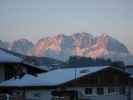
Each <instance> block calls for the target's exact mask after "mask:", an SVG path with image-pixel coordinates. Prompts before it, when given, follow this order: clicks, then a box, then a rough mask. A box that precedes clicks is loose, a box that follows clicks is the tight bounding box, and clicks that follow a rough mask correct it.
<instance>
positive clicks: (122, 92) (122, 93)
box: [119, 87, 126, 95]
mask: <svg viewBox="0 0 133 100" xmlns="http://www.w3.org/2000/svg"><path fill="white" fill-rule="evenodd" d="M119 92H120V94H121V95H125V94H126V89H125V87H121V88H120V90H119Z"/></svg>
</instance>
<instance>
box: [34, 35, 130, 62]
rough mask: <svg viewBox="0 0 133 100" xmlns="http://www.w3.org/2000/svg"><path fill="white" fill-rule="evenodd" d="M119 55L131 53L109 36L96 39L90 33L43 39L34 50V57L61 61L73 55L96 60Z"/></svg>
mask: <svg viewBox="0 0 133 100" xmlns="http://www.w3.org/2000/svg"><path fill="white" fill-rule="evenodd" d="M119 53H121V54H129V51H128V49H127V48H126V47H125V46H124V45H123V44H122V43H121V42H119V41H118V40H116V39H114V38H112V37H110V36H108V35H107V34H102V35H100V36H97V37H94V36H92V35H91V34H88V33H76V34H73V35H69V36H66V35H56V36H53V37H46V38H42V39H40V40H39V41H38V43H37V44H36V45H35V46H34V48H33V50H32V55H34V56H47V57H52V58H56V59H59V60H66V59H68V58H69V57H70V56H72V55H76V56H85V57H92V58H94V59H95V58H97V57H104V56H106V55H110V54H119Z"/></svg>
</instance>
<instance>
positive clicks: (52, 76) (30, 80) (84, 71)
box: [0, 66, 110, 87]
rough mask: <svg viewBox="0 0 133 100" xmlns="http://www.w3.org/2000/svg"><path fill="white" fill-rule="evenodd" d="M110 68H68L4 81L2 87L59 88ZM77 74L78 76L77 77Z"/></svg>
mask: <svg viewBox="0 0 133 100" xmlns="http://www.w3.org/2000/svg"><path fill="white" fill-rule="evenodd" d="M109 67H110V66H102V67H100V66H98V67H84V68H76V69H75V68H66V69H57V70H53V71H49V72H47V73H42V74H39V75H38V76H37V77H34V76H31V75H25V76H24V77H23V78H21V79H11V80H7V81H4V82H2V83H1V84H0V86H3V87H4V86H5V87H25V86H27V87H32V86H57V85H61V84H63V83H66V82H69V81H71V80H74V79H75V78H80V77H83V76H85V75H88V74H92V73H95V72H98V71H101V70H103V69H106V68H109ZM75 73H76V75H75Z"/></svg>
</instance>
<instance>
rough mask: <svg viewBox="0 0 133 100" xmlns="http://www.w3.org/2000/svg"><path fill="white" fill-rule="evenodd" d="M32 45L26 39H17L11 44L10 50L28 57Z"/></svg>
mask: <svg viewBox="0 0 133 100" xmlns="http://www.w3.org/2000/svg"><path fill="white" fill-rule="evenodd" d="M33 47H34V44H33V43H32V42H30V41H29V40H26V39H19V40H16V41H14V42H13V43H12V45H11V46H10V50H12V51H13V52H17V53H20V54H24V55H30V54H31V51H32V48H33Z"/></svg>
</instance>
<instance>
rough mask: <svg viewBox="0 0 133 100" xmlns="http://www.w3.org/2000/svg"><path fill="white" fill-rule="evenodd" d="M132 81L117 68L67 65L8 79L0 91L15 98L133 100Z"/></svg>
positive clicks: (21, 99) (131, 78) (39, 99)
mask: <svg viewBox="0 0 133 100" xmlns="http://www.w3.org/2000/svg"><path fill="white" fill-rule="evenodd" d="M132 80H133V77H132V76H130V74H128V73H127V72H125V71H123V70H121V69H119V68H117V67H111V66H102V67H101V66H95V67H83V68H64V69H57V70H53V71H49V72H47V73H41V74H38V76H37V77H34V76H32V75H29V74H26V75H24V77H22V78H21V79H10V80H7V81H5V82H2V83H1V84H0V90H1V93H8V94H10V97H11V98H13V97H14V98H15V97H16V98H17V99H14V100H133V97H132V95H133V83H132Z"/></svg>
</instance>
